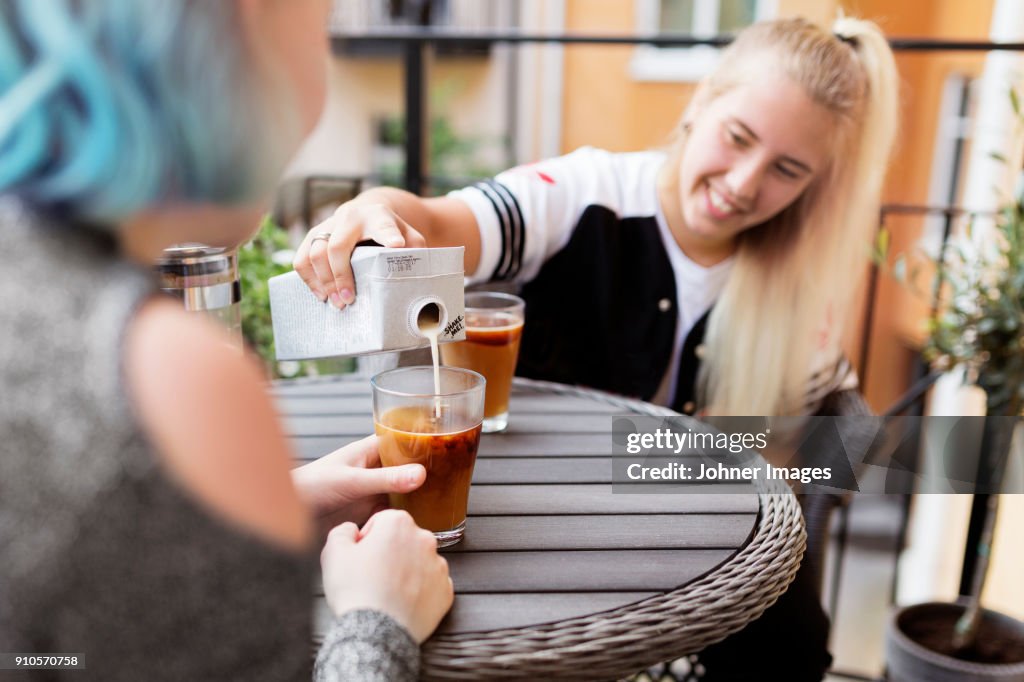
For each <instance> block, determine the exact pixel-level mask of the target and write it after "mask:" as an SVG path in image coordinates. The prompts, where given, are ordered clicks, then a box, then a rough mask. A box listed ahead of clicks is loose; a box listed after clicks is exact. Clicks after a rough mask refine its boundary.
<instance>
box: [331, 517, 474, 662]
mask: <svg viewBox="0 0 1024 682" xmlns="http://www.w3.org/2000/svg"><path fill="white" fill-rule="evenodd" d="M320 565H321V567H322V569H323V579H324V594H325V595H326V597H327V603H328V605H329V606H330V607H331V610H332V611H333V612H334V614H335V615H337V616H340V615H341V614H343V613H346V612H349V611H355V610H359V609H373V610H375V611H381V612H383V613H386V614H387V615H389V616H391V617H392V618H393V619H395V621H396V622H398V623H399V624H400V625H401V626H402V627H404V628H405V629H406V630H408V632H409V634H410V635H412V637H413V639H415V640H416V642H418V643H422V642H423V641H424V640H426V638H427V637H429V636H430V633H432V632H433V631H434V629H435V628H437V625H438V623H440V622H441V618H443V617H444V614H445V613H447V612H448V609H449V608H451V605H452V601H453V599H454V588H453V586H452V581H451V578H450V577H448V562H447V561H445V559H444V557H442V556H441V555H439V554H438V553H437V541H436V540H435V539H434V534H433V533H431V532H430V531H428V530H423V529H422V528H419V527H418V526H417V525H416V524H415V523H414V522H413V520H412V517H411V516H409V514H408V513H407V512H405V511H400V510H397V509H387V510H385V511H382V512H379V513H377V514H375V515H374V516H373V517H371V518H370V520H369V521H368V522H367V524H366V525H365V526H363V528H362V530H360V529H359V528H357V527H356V525H355V524H354V523H343V524H341V525H340V526H337V527H335V528H334V530H332V531H331V532H330V534H329V535H328V536H327V544H326V545H324V549H323V552H321V554H320Z"/></svg>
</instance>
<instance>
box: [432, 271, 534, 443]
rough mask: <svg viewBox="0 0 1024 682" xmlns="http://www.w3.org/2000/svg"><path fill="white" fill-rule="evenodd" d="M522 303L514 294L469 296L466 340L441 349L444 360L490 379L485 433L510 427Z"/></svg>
mask: <svg viewBox="0 0 1024 682" xmlns="http://www.w3.org/2000/svg"><path fill="white" fill-rule="evenodd" d="M525 308H526V304H525V303H524V302H523V299H521V298H519V297H518V296H513V295H512V294H502V293H497V292H492V291H479V292H472V293H468V294H466V340H465V341H457V342H455V343H446V344H444V345H442V346H441V358H442V360H444V364H445V365H448V366H451V367H464V368H466V369H471V370H473V371H475V372H479V373H480V374H483V375H484V377H486V378H487V396H486V404H485V406H484V423H483V431H484V433H494V432H496V431H504V430H505V429H506V428H507V427H508V399H509V395H510V394H511V393H512V377H513V375H515V372H516V360H518V358H519V340H520V339H521V338H522V335H523V319H524V315H523V312H524V310H525Z"/></svg>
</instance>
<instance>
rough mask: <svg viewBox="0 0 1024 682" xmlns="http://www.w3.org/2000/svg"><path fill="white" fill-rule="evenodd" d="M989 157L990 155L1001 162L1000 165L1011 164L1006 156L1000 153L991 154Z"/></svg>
mask: <svg viewBox="0 0 1024 682" xmlns="http://www.w3.org/2000/svg"><path fill="white" fill-rule="evenodd" d="M988 155H989V158H992V159H995V160H996V161H999V162H1000V163H1009V159H1007V158H1006V156H1004V155H1003V154H1001V153H1000V152H989V154H988Z"/></svg>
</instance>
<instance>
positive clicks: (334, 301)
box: [331, 293, 345, 310]
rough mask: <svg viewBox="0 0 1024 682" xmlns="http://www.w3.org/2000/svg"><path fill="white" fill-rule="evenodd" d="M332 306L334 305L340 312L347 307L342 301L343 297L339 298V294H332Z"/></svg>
mask: <svg viewBox="0 0 1024 682" xmlns="http://www.w3.org/2000/svg"><path fill="white" fill-rule="evenodd" d="M331 305H333V306H334V307H335V308H337V309H338V310H341V309H342V308H344V307H345V304H344V303H343V302H342V300H341V296H338V294H336V293H334V294H331Z"/></svg>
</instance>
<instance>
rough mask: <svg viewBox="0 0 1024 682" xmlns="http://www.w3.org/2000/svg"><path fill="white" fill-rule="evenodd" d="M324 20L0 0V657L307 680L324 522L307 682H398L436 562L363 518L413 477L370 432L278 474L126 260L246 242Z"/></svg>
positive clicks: (416, 475) (299, 132)
mask: <svg viewBox="0 0 1024 682" xmlns="http://www.w3.org/2000/svg"><path fill="white" fill-rule="evenodd" d="M327 9H328V3H327V2H326V0H216V1H211V0H176V1H168V0H78V1H75V0H9V1H7V2H4V3H3V4H0V251H2V253H4V254H6V255H7V258H8V261H7V263H5V265H4V267H3V268H2V269H0V328H3V329H4V330H5V334H4V336H3V337H2V340H0V382H2V385H3V389H4V390H3V391H2V392H0V432H2V433H3V434H4V438H3V442H2V445H0V547H2V550H0V586H2V587H0V650H4V651H11V652H14V651H18V652H31V653H49V652H76V653H77V655H79V656H81V657H82V659H83V662H84V664H85V666H86V668H87V669H88V670H89V673H90V677H92V678H95V679H103V680H119V679H131V680H137V679H148V680H159V679H173V680H192V679H228V678H231V679H246V680H258V679H268V680H284V679H298V678H303V677H308V676H309V673H310V668H311V663H312V662H311V660H310V658H309V655H308V652H309V649H308V645H309V642H310V641H311V633H310V628H311V621H312V617H311V613H310V605H311V595H310V586H311V585H312V583H313V578H314V568H315V564H314V563H313V557H312V556H311V552H310V551H309V550H310V548H311V545H312V539H313V536H314V531H313V524H312V522H311V520H310V514H309V510H310V509H312V512H313V514H315V515H316V516H318V517H319V518H320V521H321V524H322V525H324V526H325V528H324V530H326V526H327V525H328V524H329V523H331V522H337V521H338V520H345V521H346V522H345V523H342V524H341V525H338V526H336V527H335V528H334V529H333V530H330V533H329V535H328V536H327V541H326V544H325V545H324V546H323V550H322V553H321V564H322V569H323V585H324V593H325V595H326V597H327V601H328V604H329V605H330V607H331V610H332V611H333V615H334V617H335V618H334V621H333V623H332V625H331V627H330V628H329V630H328V633H327V636H326V640H325V642H324V645H323V647H322V648H321V649H320V652H319V654H318V656H317V660H316V668H315V674H316V676H317V678H318V679H328V680H329V679H356V678H358V679H380V680H395V679H400V680H401V679H414V678H415V677H416V676H417V672H418V670H417V668H418V646H417V644H418V643H419V642H422V641H423V640H424V639H425V638H426V637H427V636H428V635H429V634H430V633H431V632H432V631H433V629H434V628H435V627H436V626H437V623H438V622H439V621H440V619H441V617H442V616H443V615H444V613H445V612H446V611H447V609H448V607H449V606H450V604H451V601H452V585H451V581H450V579H449V577H448V567H447V564H446V562H445V561H444V559H443V558H442V557H440V556H439V555H438V554H437V549H436V543H435V541H434V539H433V535H432V534H431V533H429V532H428V531H423V530H420V529H418V528H417V527H416V526H415V525H414V524H413V522H412V520H411V518H410V517H409V516H408V515H407V514H405V513H404V512H399V511H394V510H386V511H381V512H379V513H377V514H376V515H374V516H373V517H372V518H371V519H370V520H369V521H367V517H369V516H370V512H371V511H372V510H373V509H374V508H375V505H377V504H378V503H379V501H380V496H381V495H382V494H383V493H387V492H404V491H408V490H411V489H414V488H416V487H417V486H418V485H420V484H421V483H422V481H423V479H424V476H425V472H424V471H423V468H422V467H421V466H419V465H409V466H407V467H399V468H393V469H391V468H389V469H381V468H379V458H378V453H377V448H376V441H375V440H374V439H373V438H372V437H371V438H369V439H366V440H364V441H360V442H359V443H356V444H353V445H352V446H349V447H346V448H343V449H342V450H339V451H337V452H335V453H333V454H331V455H328V456H327V457H325V458H323V459H321V460H319V461H318V462H317V463H316V464H314V465H310V466H308V467H304V468H300V469H297V470H295V471H294V472H292V475H291V476H289V465H290V457H289V452H288V449H287V445H286V441H285V440H284V438H283V435H282V432H281V427H280V425H279V424H278V421H277V419H276V417H275V415H274V412H273V408H272V405H271V402H270V400H269V398H268V397H267V395H266V393H265V390H264V386H263V378H262V377H261V376H260V373H259V371H258V369H257V366H256V365H255V364H254V363H252V362H250V360H249V359H247V358H245V357H243V356H242V355H240V354H238V353H237V352H235V351H234V350H233V349H231V348H230V347H229V346H228V344H226V343H224V341H225V335H224V333H223V332H222V331H221V330H220V329H219V328H218V327H216V326H215V325H214V324H213V323H211V322H208V321H206V320H204V319H200V318H197V317H194V316H190V315H188V314H186V313H185V312H184V311H183V310H181V308H180V306H178V305H176V304H175V303H174V302H172V301H170V300H166V299H162V298H161V297H159V296H158V295H157V290H156V288H155V283H154V281H153V278H152V276H151V275H150V271H149V265H150V264H151V263H152V262H153V261H154V259H155V258H156V257H157V256H158V255H159V254H160V253H161V251H162V250H163V249H164V248H166V247H168V246H170V245H172V244H175V243H181V242H190V241H198V242H203V243H206V244H211V245H218V246H234V245H237V244H239V243H241V242H243V241H245V240H246V239H247V238H248V237H249V236H250V235H251V233H252V231H253V229H254V227H255V226H256V225H257V224H258V221H259V220H258V219H259V215H260V213H261V212H262V207H261V206H262V204H263V199H264V198H265V197H266V196H267V194H268V191H269V189H270V188H271V186H272V183H273V181H274V179H275V178H276V176H277V175H278V174H279V173H280V171H281V170H282V168H283V165H284V162H285V160H286V159H287V158H288V156H289V155H290V154H292V153H293V152H294V151H295V149H296V148H297V146H298V143H299V141H300V140H301V139H302V137H303V136H304V135H305V134H306V133H308V132H309V130H310V129H311V128H312V127H313V125H314V123H315V121H316V119H317V117H318V115H319V112H320V109H321V108H322V105H323V100H324V90H325V67H326V63H327V45H326V38H325V31H324V26H325V23H326V18H327ZM364 522H365V523H364ZM357 523H363V524H364V525H363V526H362V528H361V529H360V528H359V527H358V526H357V525H356V524H357ZM44 674H46V675H47V676H48V675H49V674H48V673H44Z"/></svg>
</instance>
